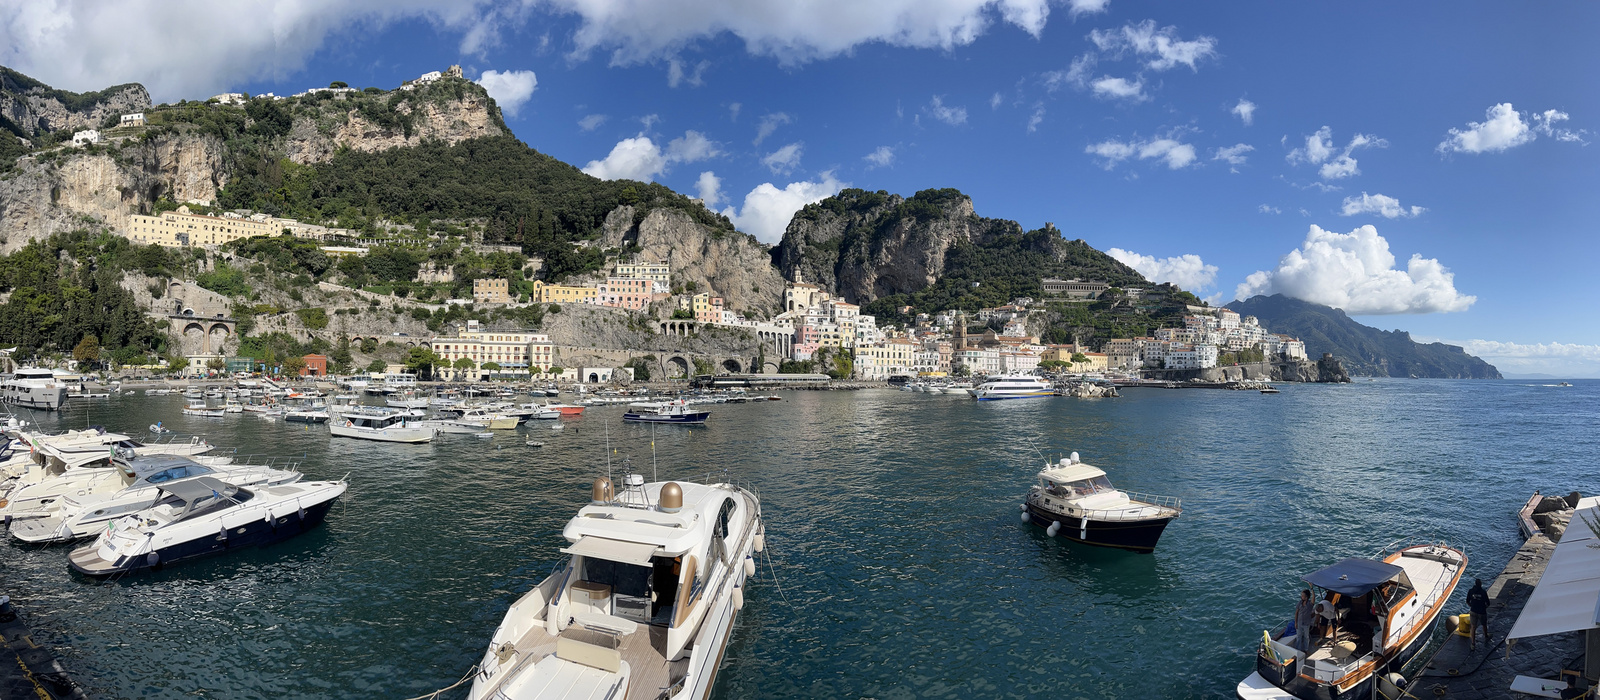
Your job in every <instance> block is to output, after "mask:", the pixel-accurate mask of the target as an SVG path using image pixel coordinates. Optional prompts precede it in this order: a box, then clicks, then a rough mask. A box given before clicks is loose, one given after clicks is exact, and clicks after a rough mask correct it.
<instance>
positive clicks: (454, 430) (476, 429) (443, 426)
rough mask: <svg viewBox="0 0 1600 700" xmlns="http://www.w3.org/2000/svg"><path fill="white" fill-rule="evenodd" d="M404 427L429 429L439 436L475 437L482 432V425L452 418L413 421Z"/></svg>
mask: <svg viewBox="0 0 1600 700" xmlns="http://www.w3.org/2000/svg"><path fill="white" fill-rule="evenodd" d="M406 425H409V426H412V427H416V428H429V429H431V430H433V431H434V432H435V433H438V434H440V435H477V434H478V433H480V432H483V424H482V423H474V422H472V421H463V420H457V419H452V418H429V419H427V420H415V421H410V422H408V423H406Z"/></svg>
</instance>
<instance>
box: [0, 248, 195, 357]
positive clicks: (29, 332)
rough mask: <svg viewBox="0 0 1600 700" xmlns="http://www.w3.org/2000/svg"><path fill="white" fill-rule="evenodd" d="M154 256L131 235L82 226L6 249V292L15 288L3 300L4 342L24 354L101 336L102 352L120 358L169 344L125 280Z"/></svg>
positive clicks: (1, 265)
mask: <svg viewBox="0 0 1600 700" xmlns="http://www.w3.org/2000/svg"><path fill="white" fill-rule="evenodd" d="M63 253H65V255H63ZM152 262H154V258H153V256H150V255H148V254H147V253H146V252H145V251H144V250H142V247H141V246H134V245H131V244H130V243H129V242H128V239H126V238H123V237H121V236H115V235H112V234H109V233H91V232H88V231H81V230H80V231H73V232H71V233H58V234H55V235H53V236H51V237H49V238H47V239H37V240H34V241H32V242H30V243H29V244H28V245H26V246H24V247H23V248H22V249H21V250H18V251H16V252H14V253H12V254H10V255H8V256H4V257H0V293H5V294H8V295H9V296H8V298H7V299H6V301H5V303H4V304H0V347H10V346H13V345H14V346H18V347H19V348H20V349H19V350H18V351H17V353H16V355H15V356H16V357H18V358H28V357H31V356H34V355H35V354H52V353H54V354H64V353H67V352H70V351H71V350H72V349H73V348H75V347H78V346H79V344H80V343H81V342H83V340H84V338H85V337H88V336H94V337H95V338H96V343H95V345H97V346H98V347H99V348H100V350H99V353H100V354H99V357H101V358H110V359H115V360H117V361H118V362H131V361H134V360H135V359H137V358H139V357H141V356H143V355H145V354H146V353H151V352H154V353H158V354H159V353H161V352H164V351H165V350H166V342H167V339H166V334H165V329H164V328H163V327H162V326H161V325H160V324H158V323H154V322H151V321H150V320H148V319H147V318H146V317H145V315H144V311H143V309H141V308H140V307H139V304H138V303H137V302H136V301H135V299H134V297H133V295H132V294H130V293H129V292H128V291H127V290H125V289H123V288H122V287H121V285H120V282H121V281H122V274H123V271H124V270H129V269H139V268H141V267H145V266H147V265H151V263H152ZM164 265H165V263H164V262H159V263H157V264H155V265H154V267H155V268H157V269H158V270H159V269H161V268H163V267H164Z"/></svg>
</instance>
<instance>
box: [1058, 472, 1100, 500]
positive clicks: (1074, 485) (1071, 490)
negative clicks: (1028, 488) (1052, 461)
mask: <svg viewBox="0 0 1600 700" xmlns="http://www.w3.org/2000/svg"><path fill="white" fill-rule="evenodd" d="M1044 490H1045V492H1046V493H1048V494H1050V495H1052V496H1056V497H1058V498H1077V497H1080V496H1091V495H1094V494H1097V493H1110V492H1112V491H1115V490H1116V489H1115V488H1112V486H1111V480H1110V479H1107V478H1105V477H1103V476H1097V477H1094V478H1092V479H1082V480H1079V481H1072V482H1068V483H1066V484H1061V483H1058V482H1054V481H1049V480H1046V481H1045V489H1044Z"/></svg>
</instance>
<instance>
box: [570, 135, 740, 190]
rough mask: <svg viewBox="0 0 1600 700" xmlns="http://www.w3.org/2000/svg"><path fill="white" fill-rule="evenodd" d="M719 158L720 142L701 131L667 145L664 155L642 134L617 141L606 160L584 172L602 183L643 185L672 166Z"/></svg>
mask: <svg viewBox="0 0 1600 700" xmlns="http://www.w3.org/2000/svg"><path fill="white" fill-rule="evenodd" d="M719 155H722V152H721V151H719V150H717V142H715V141H712V140H710V139H707V138H706V137H705V135H704V134H701V133H700V132H698V131H685V132H683V136H681V137H679V138H675V139H673V140H672V141H670V142H668V143H667V150H666V151H665V152H663V151H662V150H661V147H660V146H657V145H656V143H655V142H654V141H652V140H650V137H648V136H645V135H644V134H640V135H638V136H635V137H633V138H631V139H623V140H621V141H618V142H617V145H615V146H613V147H612V148H611V153H610V154H608V155H606V157H605V159H604V160H591V161H589V163H588V164H587V165H585V166H583V172H585V173H588V174H590V175H593V176H595V177H598V178H600V179H602V180H639V181H641V182H643V181H648V180H651V179H654V178H655V176H657V175H660V174H661V173H664V172H666V171H667V168H668V167H669V166H671V165H672V164H673V163H693V162H695V161H700V160H705V159H707V158H715V157H717V156H719Z"/></svg>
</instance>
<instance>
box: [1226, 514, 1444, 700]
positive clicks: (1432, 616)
mask: <svg viewBox="0 0 1600 700" xmlns="http://www.w3.org/2000/svg"><path fill="white" fill-rule="evenodd" d="M1386 552H1387V548H1385V551H1384V552H1379V553H1378V556H1376V557H1374V558H1370V559H1368V558H1362V557H1351V558H1348V559H1345V560H1343V561H1340V562H1339V563H1337V564H1334V565H1333V566H1329V567H1327V568H1325V569H1322V570H1320V571H1316V572H1313V573H1311V574H1307V575H1306V576H1305V577H1303V578H1302V580H1303V581H1305V582H1306V583H1308V584H1310V586H1311V591H1312V599H1313V600H1316V601H1317V617H1318V619H1319V621H1320V623H1319V624H1318V625H1317V628H1316V630H1315V631H1314V632H1313V634H1312V638H1311V643H1310V644H1311V650H1310V652H1309V653H1307V652H1303V651H1300V650H1299V649H1296V648H1295V647H1294V642H1295V635H1294V634H1293V633H1291V632H1289V631H1288V629H1289V627H1290V622H1292V621H1290V622H1284V623H1281V624H1279V625H1278V626H1277V627H1276V628H1274V629H1271V630H1266V631H1264V632H1263V633H1262V639H1261V641H1260V643H1259V644H1258V645H1257V647H1256V670H1255V672H1254V673H1251V674H1250V676H1249V677H1247V678H1245V679H1244V680H1243V681H1240V683H1239V685H1238V687H1237V688H1236V689H1235V693H1236V694H1237V696H1238V697H1239V698H1240V699H1241V700H1295V699H1296V698H1298V699H1300V700H1354V699H1356V698H1362V699H1363V700H1364V699H1365V698H1372V697H1378V691H1380V690H1388V689H1389V686H1395V685H1399V684H1398V683H1396V680H1398V677H1400V674H1401V673H1402V672H1403V671H1402V669H1403V668H1404V666H1405V665H1406V663H1407V662H1409V661H1411V660H1412V659H1413V658H1414V657H1415V656H1416V655H1417V654H1418V653H1419V652H1420V651H1422V649H1423V648H1424V647H1425V646H1427V644H1428V642H1429V640H1430V639H1432V637H1433V631H1434V627H1435V625H1437V624H1438V622H1439V614H1440V612H1441V611H1442V610H1444V606H1445V604H1446V602H1447V601H1449V599H1450V594H1451V593H1453V592H1454V591H1455V589H1456V584H1457V583H1459V582H1460V581H1461V574H1462V572H1463V571H1464V570H1465V569H1466V567H1467V555H1466V554H1463V553H1462V552H1461V551H1460V550H1458V549H1455V548H1452V547H1449V546H1446V545H1443V544H1419V545H1412V546H1408V547H1402V548H1400V549H1398V550H1396V551H1394V552H1392V553H1386ZM1296 588H1298V586H1296ZM1390 697H1399V694H1398V693H1391V694H1390Z"/></svg>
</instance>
